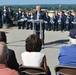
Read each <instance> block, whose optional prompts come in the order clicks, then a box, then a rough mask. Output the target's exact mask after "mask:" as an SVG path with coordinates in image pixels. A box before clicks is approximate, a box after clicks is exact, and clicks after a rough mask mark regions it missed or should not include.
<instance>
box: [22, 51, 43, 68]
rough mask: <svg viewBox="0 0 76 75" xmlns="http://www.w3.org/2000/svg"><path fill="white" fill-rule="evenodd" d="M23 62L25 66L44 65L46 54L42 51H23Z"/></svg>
mask: <svg viewBox="0 0 76 75" xmlns="http://www.w3.org/2000/svg"><path fill="white" fill-rule="evenodd" d="M21 57H22V61H23V64H24V65H25V66H36V67H40V66H41V65H42V61H43V57H44V54H43V53H41V52H26V51H25V52H23V53H22V54H21Z"/></svg>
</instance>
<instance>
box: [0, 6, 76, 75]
mask: <svg viewBox="0 0 76 75" xmlns="http://www.w3.org/2000/svg"><path fill="white" fill-rule="evenodd" d="M8 9H9V12H8V11H7V10H6V6H4V10H3V11H2V12H1V13H3V15H2V16H0V25H1V27H2V20H3V23H6V22H7V23H11V21H10V19H9V16H10V15H12V14H11V12H13V10H12V9H11V8H10V7H9V8H8ZM7 13H10V14H9V15H8V14H7ZM26 14H27V18H28V19H30V17H29V15H30V14H29V13H28V12H27V13H26ZM0 15H1V14H0ZM31 15H32V16H31V18H32V19H35V20H39V19H43V20H45V21H46V25H45V26H44V23H43V24H42V30H43V32H44V28H46V30H49V28H50V26H51V24H52V25H53V30H54V31H55V30H56V31H58V30H59V28H58V26H59V25H60V30H61V31H63V30H64V29H65V28H66V24H68V30H70V33H69V40H70V42H71V46H63V47H61V48H60V53H59V56H58V60H59V65H63V66H76V60H75V58H76V54H75V52H76V51H75V50H76V29H73V26H74V22H76V12H75V15H72V14H71V11H69V12H68V15H67V16H66V15H65V13H64V12H63V11H60V14H58V11H55V12H54V13H53V16H52V18H50V17H49V15H48V12H46V13H45V12H44V11H42V10H41V8H40V6H36V12H35V13H34V14H32V13H31ZM2 17H3V19H2ZM23 18H25V13H24V12H23V11H22V10H21V8H19V13H18V20H20V19H23ZM50 20H51V23H50ZM9 21H10V22H9ZM25 23H26V21H23V22H21V23H20V22H18V29H21V27H22V29H24V28H25ZM27 23H28V24H27V25H26V28H28V25H31V26H30V27H32V23H31V22H27ZM39 24H40V23H39V22H37V23H35V29H36V34H31V35H30V36H28V37H27V38H26V40H25V50H26V51H25V52H23V53H22V54H21V59H22V66H34V67H42V68H43V69H44V70H45V72H46V74H47V75H51V71H50V69H49V66H48V64H47V58H46V54H44V53H42V52H41V49H42V43H43V40H42V39H40V37H39V34H40V32H38V31H39V30H40V27H39ZM43 36H44V33H43ZM43 39H44V37H43ZM6 44H7V37H6V34H5V32H3V31H0V73H1V74H2V75H23V74H22V72H21V71H20V69H19V64H18V62H17V60H16V57H15V52H14V51H13V50H11V49H9V48H8V47H7V45H6ZM28 59H29V60H28Z"/></svg>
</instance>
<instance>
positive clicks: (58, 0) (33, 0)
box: [0, 0, 76, 5]
mask: <svg viewBox="0 0 76 75" xmlns="http://www.w3.org/2000/svg"><path fill="white" fill-rule="evenodd" d="M12 4H13V5H24V4H76V0H0V5H12Z"/></svg>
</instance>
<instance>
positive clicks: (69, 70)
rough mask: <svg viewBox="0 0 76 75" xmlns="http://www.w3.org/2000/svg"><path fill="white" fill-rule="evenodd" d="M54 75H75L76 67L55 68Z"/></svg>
mask: <svg viewBox="0 0 76 75" xmlns="http://www.w3.org/2000/svg"><path fill="white" fill-rule="evenodd" d="M55 73H56V75H58V74H60V75H76V67H73V66H56V67H55Z"/></svg>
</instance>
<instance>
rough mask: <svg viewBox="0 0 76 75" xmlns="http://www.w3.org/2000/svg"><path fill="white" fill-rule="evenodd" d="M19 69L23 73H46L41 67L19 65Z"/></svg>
mask: <svg viewBox="0 0 76 75" xmlns="http://www.w3.org/2000/svg"><path fill="white" fill-rule="evenodd" d="M19 69H20V70H21V72H22V73H23V75H46V72H45V70H44V69H43V68H42V67H30V66H20V67H19Z"/></svg>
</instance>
